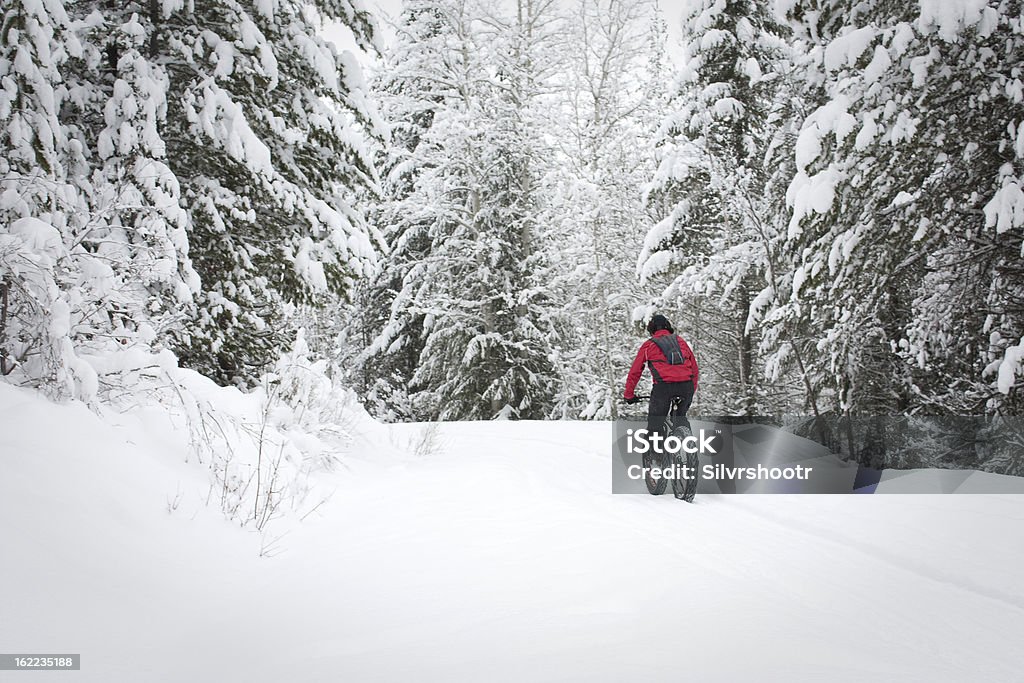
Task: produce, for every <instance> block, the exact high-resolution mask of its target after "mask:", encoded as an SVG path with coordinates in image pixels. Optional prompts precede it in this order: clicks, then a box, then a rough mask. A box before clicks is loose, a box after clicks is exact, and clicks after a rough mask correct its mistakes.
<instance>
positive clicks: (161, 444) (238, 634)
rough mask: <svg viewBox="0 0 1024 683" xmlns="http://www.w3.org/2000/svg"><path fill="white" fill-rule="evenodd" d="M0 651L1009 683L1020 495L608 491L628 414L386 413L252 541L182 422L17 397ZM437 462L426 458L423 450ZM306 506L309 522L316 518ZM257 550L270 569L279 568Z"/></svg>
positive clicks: (178, 674)
mask: <svg viewBox="0 0 1024 683" xmlns="http://www.w3.org/2000/svg"><path fill="white" fill-rule="evenodd" d="M0 414H2V415H3V416H4V419H3V422H2V425H3V428H2V430H0V651H2V652H7V653H50V652H52V653H81V655H82V669H81V671H78V672H35V673H33V674H27V673H9V672H3V673H0V679H2V680H15V679H16V680H22V678H24V679H25V680H28V679H29V678H31V680H32V681H97V682H98V681H102V682H104V683H107V682H110V681H133V682H134V681H141V682H150V681H174V682H182V681H211V682H213V681H217V682H220V681H256V682H258V681H268V682H270V681H273V682H275V683H277V682H280V681H299V682H305V681H332V682H333V681H478V680H485V681H495V680H497V681H503V680H507V681H523V680H526V681H545V680H586V681H630V680H655V681H657V680H664V681H679V680H693V681H737V680H756V681H766V680H769V681H775V680H777V681H826V680H827V681H837V680H838V681H864V680H872V681H879V680H884V681H1010V680H1020V672H1021V670H1022V667H1024V639H1022V638H1021V634H1024V585H1022V582H1021V580H1020V573H1019V571H1020V567H1021V565H1022V560H1024V534H1021V533H1020V528H1021V526H1022V524H1024V496H1013V495H986V496H981V495H947V496H931V495H914V496H898V495H892V496H885V495H874V496H802V497H801V496H778V495H776V496H732V497H725V496H719V497H713V496H706V497H703V498H698V499H697V502H696V504H695V505H687V504H684V503H680V502H678V501H676V500H674V499H673V498H672V497H671V495H668V496H663V497H660V498H654V497H650V496H633V495H611V493H610V489H611V462H610V457H611V455H610V435H611V428H610V426H609V425H608V424H600V423H554V422H552V423H525V422H518V423H517V422H487V423H461V424H445V425H442V426H441V427H440V428H439V430H438V431H437V433H436V434H435V435H434V437H435V443H434V445H433V447H432V448H428V449H426V450H429V451H431V452H429V453H426V454H421V455H418V456H417V455H413V454H412V450H414V449H413V444H415V443H417V442H422V441H423V436H424V435H425V434H427V432H426V431H425V430H426V429H428V428H426V427H424V426H422V425H398V426H392V427H387V428H383V427H382V428H381V429H380V430H379V431H378V432H375V433H374V435H373V439H375V441H374V442H372V443H369V444H364V446H365V447H363V448H361V449H359V450H360V451H361V452H360V454H358V455H353V456H349V457H348V458H347V459H346V461H345V462H346V465H345V466H344V467H342V468H339V469H338V470H337V471H336V472H335V473H332V474H324V475H321V481H320V482H319V486H321V487H323V488H324V489H325V490H327V489H331V490H333V491H334V492H333V495H332V496H331V497H330V499H329V500H328V501H327V502H325V503H323V504H322V505H320V506H319V507H318V508H316V510H315V512H313V513H311V514H309V515H308V516H307V517H306V519H305V521H304V522H301V523H299V522H298V521H297V519H296V518H295V517H292V518H288V519H283V520H280V521H278V522H276V523H274V524H271V526H270V527H269V531H268V532H267V533H266V534H262V535H260V534H256V533H254V532H249V531H245V530H240V529H239V528H238V526H237V525H235V524H231V523H229V522H227V521H225V520H224V518H223V516H222V515H221V514H220V511H219V510H218V509H217V507H216V506H215V505H212V506H207V505H205V504H204V500H203V499H204V495H205V494H206V492H207V491H208V487H209V484H208V476H209V475H208V472H207V471H206V469H205V468H204V467H203V466H201V465H198V464H196V463H194V462H193V463H191V464H188V463H185V462H184V459H183V458H182V457H181V454H180V453H177V452H175V450H174V449H173V448H170V447H169V446H168V443H169V442H168V440H167V435H166V434H161V433H160V432H159V431H151V432H148V433H145V432H143V431H142V430H140V429H138V428H135V429H133V428H131V427H130V424H131V421H130V420H127V419H125V421H124V422H123V424H122V426H120V427H116V428H115V427H112V426H110V425H109V424H108V423H106V422H104V421H101V420H100V419H99V418H97V417H96V416H95V415H93V414H92V413H90V412H89V411H87V410H86V409H85V408H83V407H81V406H76V405H68V406H55V405H52V404H49V403H47V402H45V401H44V400H42V399H41V398H39V397H38V396H36V395H35V394H33V393H30V392H28V391H24V390H17V389H13V388H11V387H9V386H6V385H3V384H0ZM420 450H421V452H422V451H423V450H424V449H422V448H421V449H420ZM296 517H297V516H296ZM261 546H262V547H263V548H264V550H265V551H267V552H268V553H269V554H272V555H274V556H273V557H269V558H268V557H259V552H260V548H261Z"/></svg>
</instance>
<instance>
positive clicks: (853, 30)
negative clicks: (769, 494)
mask: <svg viewBox="0 0 1024 683" xmlns="http://www.w3.org/2000/svg"><path fill="white" fill-rule="evenodd" d="M1015 8H1018V6H1017V5H1016V4H1015V3H1012V2H1002V3H997V4H995V5H994V6H991V7H982V6H977V7H975V6H970V7H968V6H959V5H958V6H955V7H954V6H952V5H949V6H946V5H943V4H941V3H923V4H922V5H921V6H920V7H918V6H909V5H907V6H894V5H892V4H891V3H884V2H875V3H861V4H860V6H859V11H858V12H857V13H855V14H854V15H851V16H845V15H843V14H842V13H840V12H838V11H837V10H836V9H835V7H833V6H831V4H826V3H796V6H795V7H794V8H793V9H792V10H791V13H792V15H793V16H809V15H810V14H814V13H817V14H816V15H817V16H819V17H820V16H832V17H834V18H835V19H834V20H832V21H830V22H827V23H828V25H829V26H830V28H829V30H828V31H826V32H824V34H823V38H822V39H821V42H819V43H818V44H812V46H811V49H810V50H809V52H808V57H809V66H808V70H809V75H808V80H812V79H820V81H821V82H822V83H823V84H824V88H825V90H826V92H827V101H826V102H824V103H823V104H822V105H821V106H820V107H818V108H817V109H816V110H814V111H813V112H812V113H811V114H810V115H809V116H808V117H807V118H806V120H805V121H804V123H803V126H802V130H801V133H800V137H799V139H798V141H797V144H796V147H795V159H796V163H797V173H796V175H795V177H794V178H793V180H792V182H791V184H790V188H789V192H788V199H789V203H790V206H791V207H792V212H793V213H792V216H791V219H790V222H789V226H788V232H787V234H786V235H785V238H784V241H783V242H782V245H783V248H784V249H786V250H787V251H788V252H790V253H792V254H795V255H797V262H796V263H795V272H794V281H793V286H792V288H791V294H790V295H789V296H788V297H787V299H788V301H787V302H786V304H785V305H784V306H783V307H782V308H783V309H784V311H786V312H787V314H789V315H793V316H794V317H801V318H802V319H803V320H804V321H805V323H804V324H805V325H810V324H813V325H815V326H816V327H817V328H818V329H819V330H820V333H819V335H820V336H819V339H820V342H819V346H820V348H821V349H823V350H825V351H826V353H824V354H822V356H821V357H820V359H819V360H818V363H819V364H820V365H821V368H822V371H823V372H822V374H826V373H827V374H828V375H829V376H830V377H831V378H832V382H831V386H832V388H833V389H834V391H835V394H834V396H835V399H834V402H835V405H836V408H837V409H838V410H841V411H843V412H849V413H857V412H860V413H865V412H867V413H872V412H874V413H878V412H885V413H888V412H892V411H907V410H912V411H917V410H921V411H927V412H946V411H951V412H954V413H980V412H1002V411H1005V410H1008V411H1011V412H1013V411H1016V410H1018V409H1019V406H1017V402H1019V397H1018V395H1017V393H1016V391H1015V390H1013V386H1014V381H1012V379H1011V380H1010V381H1006V377H1007V374H1009V375H1010V377H1011V378H1012V375H1013V372H1014V370H1013V368H1012V363H1011V367H1010V368H1008V370H1009V373H1007V372H1003V374H1002V378H1003V381H1002V382H1000V381H999V378H998V377H996V375H997V374H998V373H997V370H998V368H999V367H1000V363H1001V362H1003V360H1004V359H1005V358H1006V357H1007V355H1006V354H1007V351H1009V350H1010V349H1012V348H1013V346H1014V344H1015V343H1016V341H1017V340H1019V339H1020V338H1021V335H1022V333H1024V329H1022V328H1021V325H1022V323H1024V321H1022V320H1021V318H1020V315H1019V310H1020V300H1019V296H1018V293H1019V292H1020V291H1021V287H1020V284H1021V283H1020V282H1019V274H1020V272H1021V271H1020V268H1019V262H1020V247H1021V238H1022V232H1021V227H1022V222H1024V221H1022V215H1024V214H1022V213H1021V211H1020V208H1019V207H1021V206H1024V203H1022V202H1021V200H1020V197H1021V196H1022V195H1021V194H1020V189H1019V188H1020V185H1021V180H1020V178H1021V171H1020V158H1021V156H1022V154H1021V149H1022V148H1021V146H1020V144H1019V138H1020V131H1019V130H1018V123H1019V118H1020V117H1019V103H1020V99H1021V95H1020V93H1021V92H1024V90H1022V83H1021V77H1020V75H1019V73H1018V72H1019V64H1020V63H1021V57H1022V52H1021V49H1022V46H1024V43H1022V36H1021V26H1020V22H1019V12H1018V11H1017V9H1015ZM839 20H841V21H839ZM1009 355H1010V356H1012V352H1011V353H1010V354H1009ZM986 371H989V372H991V374H990V375H989V374H986Z"/></svg>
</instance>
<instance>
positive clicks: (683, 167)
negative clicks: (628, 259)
mask: <svg viewBox="0 0 1024 683" xmlns="http://www.w3.org/2000/svg"><path fill="white" fill-rule="evenodd" d="M783 32H784V29H783V28H782V27H780V26H779V25H778V24H777V23H776V22H775V20H774V17H773V15H772V14H771V12H770V10H769V8H767V7H766V6H765V5H763V4H761V3H756V2H753V1H752V0H728V1H727V2H712V1H710V0H708V1H706V2H697V3H693V4H692V5H691V6H690V7H689V9H688V11H687V13H686V14H685V15H684V17H683V40H684V48H685V61H684V64H683V66H682V67H681V69H680V71H679V74H678V76H677V78H676V90H675V92H674V93H673V98H672V100H671V102H670V113H669V115H668V116H667V117H666V118H665V121H664V123H663V125H662V129H661V131H660V132H659V135H658V138H657V146H658V154H659V164H660V165H659V168H658V171H657V172H656V173H655V175H654V177H653V179H652V181H651V183H650V186H649V190H648V197H649V202H650V205H651V206H652V209H655V210H658V209H660V211H661V213H662V215H661V220H660V221H659V222H658V223H657V224H656V225H655V226H654V227H653V228H652V229H651V230H650V231H649V233H648V235H647V238H646V241H645V244H644V247H643V250H642V252H641V256H640V262H641V264H642V269H643V274H644V276H645V277H646V278H652V279H653V280H654V281H656V282H659V283H661V284H662V285H663V286H664V289H663V292H662V293H661V295H660V297H659V299H658V301H659V302H660V303H661V304H662V305H663V306H665V307H667V309H668V310H669V311H677V312H678V313H679V314H681V317H680V320H681V322H680V325H679V327H680V328H681V329H682V330H686V329H690V330H695V331H696V333H695V334H693V335H691V341H692V342H693V344H694V350H695V353H697V354H698V355H699V356H700V358H701V359H702V361H703V364H704V366H705V368H706V370H707V372H706V373H704V374H705V377H706V379H705V381H703V382H702V386H703V389H702V393H703V394H705V396H704V397H702V400H703V401H704V402H705V409H710V410H711V411H712V412H727V413H732V412H740V413H743V414H757V413H759V412H763V411H766V410H769V411H770V410H772V409H773V408H775V407H777V406H778V405H779V400H778V399H777V398H773V397H772V396H770V395H766V393H767V390H768V389H771V388H773V387H772V385H769V387H767V388H766V387H764V382H763V380H762V376H763V374H764V366H763V361H761V359H760V358H759V357H758V354H757V350H758V345H759V339H758V330H757V326H756V314H757V313H758V311H759V309H760V308H762V307H763V301H764V299H765V298H767V297H770V296H771V292H772V288H773V283H771V282H770V273H769V270H770V269H769V267H768V263H767V256H766V246H767V244H768V242H769V240H770V236H771V231H772V226H771V224H770V221H769V220H767V219H768V218H769V217H770V216H771V211H770V209H769V206H768V204H769V202H768V197H769V196H770V195H769V194H768V193H767V192H766V187H767V184H768V177H769V174H768V173H767V166H766V159H770V155H771V153H772V152H773V148H772V147H771V146H770V144H769V143H771V142H772V141H773V140H774V139H775V130H774V126H775V125H776V120H775V119H774V118H773V115H772V111H771V107H772V105H773V104H774V103H775V102H776V89H777V87H778V80H779V67H780V64H781V62H782V60H783V58H784V57H785V55H786V52H787V50H786V46H785V43H784V42H783V40H782V34H783ZM705 330H707V331H708V333H707V334H703V331H705Z"/></svg>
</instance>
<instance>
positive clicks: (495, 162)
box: [368, 2, 553, 419]
mask: <svg viewBox="0 0 1024 683" xmlns="http://www.w3.org/2000/svg"><path fill="white" fill-rule="evenodd" d="M419 6H420V7H422V5H419ZM518 9H519V10H520V12H518V13H517V14H516V15H515V17H516V18H515V19H509V18H508V17H505V16H502V15H500V14H498V13H494V12H490V13H488V14H486V15H485V13H484V9H483V8H481V7H478V6H474V5H471V4H468V3H462V2H438V3H434V5H433V9H431V10H429V11H430V12H431V14H430V17H429V22H430V24H431V26H429V27H427V29H428V30H426V31H420V30H417V31H415V32H414V31H410V30H405V31H403V32H400V35H402V36H403V38H402V40H403V41H405V42H404V47H402V48H400V50H399V51H398V53H397V56H398V57H399V58H400V62H401V64H400V65H398V66H396V68H395V73H396V74H400V75H402V78H401V79H400V81H399V82H394V81H392V82H391V83H389V84H388V92H390V93H391V94H390V95H389V94H387V92H385V93H382V95H381V97H383V98H384V100H385V101H387V102H390V103H391V106H394V107H395V111H396V112H399V113H400V116H399V117H397V118H396V131H397V142H398V144H399V145H400V147H399V148H398V149H397V150H396V151H395V152H394V154H396V155H397V157H396V158H397V159H401V161H399V162H398V163H397V164H396V165H395V166H394V167H393V168H392V170H391V173H390V175H389V191H390V193H391V195H390V196H389V197H388V201H387V202H386V203H385V206H384V207H382V209H381V211H382V215H390V216H394V217H395V218H396V220H395V221H394V222H393V223H392V224H391V226H390V227H389V228H388V231H389V238H390V239H389V241H390V243H391V245H392V247H393V259H394V261H395V263H399V264H401V263H405V264H408V267H407V268H406V269H405V272H400V271H399V270H397V269H393V270H392V272H391V275H390V277H391V278H393V279H392V282H393V283H394V285H396V286H395V288H394V290H393V291H394V292H395V293H394V295H393V298H391V300H390V313H389V316H388V322H387V323H385V324H383V325H382V326H381V328H380V330H381V334H380V336H379V337H378V339H376V340H375V341H374V342H373V345H372V346H371V348H370V357H369V359H368V362H370V363H374V364H376V365H378V366H379V367H385V368H386V367H394V365H395V363H397V364H400V365H402V367H403V370H402V372H405V371H407V370H408V369H412V370H413V372H412V375H411V376H410V377H408V380H407V381H408V394H409V396H410V404H409V405H410V409H411V411H412V414H413V415H414V416H416V417H417V418H420V419H434V418H443V419H487V418H492V417H496V416H506V417H520V418H528V417H529V418H538V417H545V416H546V415H547V414H548V413H549V412H550V402H551V396H552V394H553V380H552V377H553V370H552V368H551V364H550V360H549V355H550V350H549V348H548V344H549V334H547V332H546V331H545V328H544V317H543V315H542V311H541V310H539V309H541V308H543V305H544V303H543V301H542V300H541V299H540V296H541V293H542V290H541V288H540V287H538V286H537V273H538V272H540V270H539V268H538V260H540V259H542V258H543V256H544V255H543V253H540V252H538V251H537V249H536V244H535V242H536V240H535V235H534V230H533V225H532V223H533V220H534V213H535V212H536V206H535V204H534V202H535V200H536V194H535V183H536V180H535V170H534V168H535V163H536V158H537V157H538V156H539V151H538V149H537V145H538V139H539V138H540V135H539V131H540V130H541V128H540V124H539V122H538V118H537V114H536V112H535V111H534V110H533V109H531V106H532V104H533V101H534V99H535V96H536V90H535V88H536V86H535V82H534V81H533V76H534V74H535V73H536V71H535V69H534V65H535V64H536V62H535V61H533V57H534V53H533V49H534V46H535V45H536V40H537V37H536V36H535V35H533V34H532V31H533V27H534V26H535V25H536V24H537V23H538V22H539V20H540V17H539V16H538V15H536V14H535V13H534V12H535V10H534V9H532V6H531V5H530V4H529V3H525V2H524V3H522V4H521V6H520V7H518ZM420 16H421V17H423V16H425V15H424V14H420ZM411 18H412V16H411V15H410V14H409V13H407V15H406V19H407V22H408V20H409V19H411ZM484 18H486V19H487V21H486V23H485V22H484V21H483V19H484ZM407 26H408V23H407ZM485 26H487V27H489V28H487V32H485V28H484V27H485ZM421 28H422V27H421ZM432 44H433V45H437V46H438V48H437V51H436V52H432V51H433V50H434V48H433V47H432V46H431V45H432ZM434 55H436V57H435V56H434ZM425 112H429V113H425ZM410 135H411V136H413V137H414V138H415V141H414V140H413V138H412V137H404V136H410ZM413 142H415V144H414V145H413V144H412V143H413ZM399 281H400V286H398V285H399ZM383 287H384V288H387V287H389V285H388V284H387V282H386V281H385V282H384V283H383ZM420 327H421V328H422V330H421V331H420V330H419V329H418V328H420ZM414 349H419V352H418V355H416V357H415V359H413V357H412V354H411V353H410V352H411V351H412V350H414ZM390 354H399V355H400V356H401V357H400V358H397V359H395V358H392V359H389V358H388V356H389V355H390ZM413 362H414V365H412V367H411V368H410V365H409V363H413ZM387 379H388V378H387V377H385V378H384V380H385V381H387ZM397 379H398V380H399V381H406V380H405V378H404V377H403V376H402V373H399V374H398V375H397Z"/></svg>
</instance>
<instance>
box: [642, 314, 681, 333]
mask: <svg viewBox="0 0 1024 683" xmlns="http://www.w3.org/2000/svg"><path fill="white" fill-rule="evenodd" d="M658 330H668V331H669V332H675V330H674V329H672V323H670V322H669V321H668V318H666V317H665V316H663V315H662V314H661V313H656V314H655V315H654V317H653V318H651V322H649V323H647V332H648V333H650V334H654V333H655V332H657V331H658Z"/></svg>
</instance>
